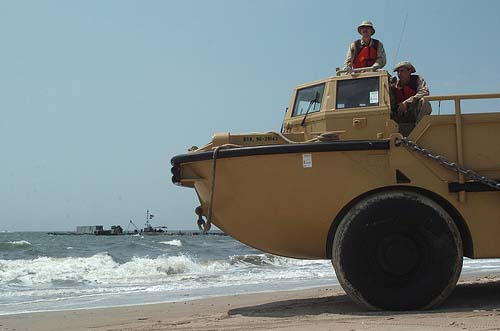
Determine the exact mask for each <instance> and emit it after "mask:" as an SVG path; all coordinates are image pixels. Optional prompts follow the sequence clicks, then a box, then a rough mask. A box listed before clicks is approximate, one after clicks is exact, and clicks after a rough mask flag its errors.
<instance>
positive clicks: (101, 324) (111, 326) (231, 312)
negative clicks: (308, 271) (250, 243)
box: [0, 274, 500, 331]
mask: <svg viewBox="0 0 500 331" xmlns="http://www.w3.org/2000/svg"><path fill="white" fill-rule="evenodd" d="M0 330H2V331H3V330H9V331H10V330H16V331H22V330H51V331H53V330H96V331H105V330H106V331H113V330H128V331H132V330H310V331H313V330H339V331H344V330H345V331H347V330H500V275H497V274H495V275H475V276H468V277H465V278H462V279H461V280H460V282H459V284H458V286H457V288H456V289H455V291H454V292H453V294H452V295H451V296H450V298H448V300H447V301H446V302H445V303H444V304H443V305H442V306H440V307H439V308H438V309H435V310H431V311H417V312H382V311H376V312H374V311H368V310H366V309H364V308H363V307H360V306H358V305H356V304H354V303H353V302H352V301H351V300H350V299H349V297H347V296H346V294H345V293H344V291H343V290H342V289H341V288H340V287H338V286H335V287H329V288H317V289H308V290H301V291H289V292H274V293H259V294H246V295H237V296H227V297H218V298H211V299H203V300H194V301H186V302H175V303H163V304H154V305H142V306H131V307H117V308H102V309H89V310H73V311H59V312H46V313H30V314H20V315H7V316H0Z"/></svg>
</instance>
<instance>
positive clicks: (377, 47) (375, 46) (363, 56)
mask: <svg viewBox="0 0 500 331" xmlns="http://www.w3.org/2000/svg"><path fill="white" fill-rule="evenodd" d="M358 33H359V34H360V35H361V39H358V40H356V41H353V42H352V43H351V45H350V46H349V50H348V51H347V55H346V58H345V61H344V70H345V71H347V72H352V69H353V68H354V69H356V68H365V67H371V68H373V69H374V70H375V69H380V68H383V67H384V66H385V63H386V58H385V50H384V45H383V44H382V42H381V41H379V40H377V39H373V38H372V36H373V35H374V34H375V28H374V27H373V24H372V22H370V21H363V22H361V24H360V25H359V26H358Z"/></svg>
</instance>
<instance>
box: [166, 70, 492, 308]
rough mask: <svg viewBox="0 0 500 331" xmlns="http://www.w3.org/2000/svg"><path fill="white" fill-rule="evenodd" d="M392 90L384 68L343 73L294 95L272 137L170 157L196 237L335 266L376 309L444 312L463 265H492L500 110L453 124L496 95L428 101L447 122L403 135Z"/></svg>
mask: <svg viewBox="0 0 500 331" xmlns="http://www.w3.org/2000/svg"><path fill="white" fill-rule="evenodd" d="M389 82H390V75H389V73H388V72H387V71H384V70H378V71H374V72H373V71H367V70H360V71H356V72H354V73H349V74H347V73H342V72H340V71H339V72H337V75H335V76H332V77H328V78H326V79H322V80H318V81H314V82H311V83H308V84H303V85H299V86H297V87H296V88H295V89H294V91H293V94H292V98H291V101H290V104H289V107H288V110H287V113H286V116H285V119H284V121H283V126H282V130H281V132H262V133H243V134H233V133H217V134H215V135H214V136H213V138H212V141H211V142H209V143H208V144H206V145H205V146H203V147H200V148H196V147H194V148H192V149H191V150H190V151H189V152H187V153H186V154H182V155H177V156H175V157H173V158H172V161H171V163H172V174H173V178H172V180H173V182H174V183H175V184H177V185H181V186H185V187H191V188H194V189H195V191H196V194H197V195H198V198H199V200H200V204H201V205H200V207H198V208H197V209H196V212H197V213H198V215H199V225H200V227H202V229H203V230H205V231H208V230H209V229H210V225H211V223H213V224H215V225H216V226H217V227H219V228H220V229H221V230H222V231H224V232H225V233H227V234H229V235H230V236H232V237H234V238H236V239H237V240H239V241H241V242H243V243H245V244H247V245H250V246H252V247H255V248H257V249H259V250H262V251H265V252H269V253H272V254H277V255H281V256H287V257H292V258H300V259H331V261H332V264H333V266H334V269H335V272H336V275H337V278H338V279H339V282H340V284H341V285H342V287H343V288H344V289H345V291H346V292H347V294H348V295H349V296H350V297H352V298H353V299H354V300H355V301H357V302H359V303H361V304H364V305H366V306H367V307H369V308H372V309H388V310H411V309H428V308H433V307H435V306H437V305H439V304H440V303H441V302H443V301H444V300H445V299H446V297H447V296H448V295H449V294H450V293H451V291H452V290H453V288H454V287H455V285H456V283H457V280H458V278H459V276H460V272H461V269H462V260H463V257H464V256H466V257H469V258H473V259H478V258H495V257H500V240H498V238H500V203H498V202H499V199H500V192H498V190H499V189H500V184H499V183H498V182H497V181H496V180H495V179H497V178H500V145H499V144H497V143H496V142H498V141H500V113H497V112H491V111H492V109H483V110H482V113H476V112H474V113H472V114H462V113H461V101H462V100H465V99H483V98H500V93H497V94H475V95H448V96H430V97H426V100H428V101H443V100H450V101H451V102H453V103H454V105H455V114H448V115H427V116H424V117H423V119H422V120H421V121H420V122H419V123H417V125H416V126H415V127H414V128H410V129H411V130H410V131H409V132H410V133H409V135H408V136H406V134H405V135H403V134H401V133H400V129H401V128H400V127H399V126H398V124H397V123H396V122H394V121H393V120H392V119H391V98H390V92H389ZM401 131H402V130H401ZM203 217H205V219H206V223H205V220H204V219H203Z"/></svg>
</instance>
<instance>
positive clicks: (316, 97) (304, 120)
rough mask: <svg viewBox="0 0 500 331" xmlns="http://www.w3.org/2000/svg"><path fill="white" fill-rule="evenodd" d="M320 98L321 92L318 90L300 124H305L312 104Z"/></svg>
mask: <svg viewBox="0 0 500 331" xmlns="http://www.w3.org/2000/svg"><path fill="white" fill-rule="evenodd" d="M318 99H319V92H318V91H316V95H315V97H314V99H312V100H311V102H309V106H308V107H307V111H306V113H305V115H304V118H303V119H302V122H301V123H300V126H304V123H305V122H306V118H307V114H309V111H310V110H311V106H312V105H314V104H317V103H319V100H318Z"/></svg>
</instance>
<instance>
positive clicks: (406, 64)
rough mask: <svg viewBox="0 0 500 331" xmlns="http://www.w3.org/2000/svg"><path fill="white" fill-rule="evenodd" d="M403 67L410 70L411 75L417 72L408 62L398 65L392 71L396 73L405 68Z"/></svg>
mask: <svg viewBox="0 0 500 331" xmlns="http://www.w3.org/2000/svg"><path fill="white" fill-rule="evenodd" d="M403 67H406V68H408V69H410V73H414V72H415V71H416V70H415V67H414V66H413V64H411V62H408V61H401V62H399V63H398V64H396V66H395V67H394V69H392V71H394V72H396V71H398V69H399V68H403Z"/></svg>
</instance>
